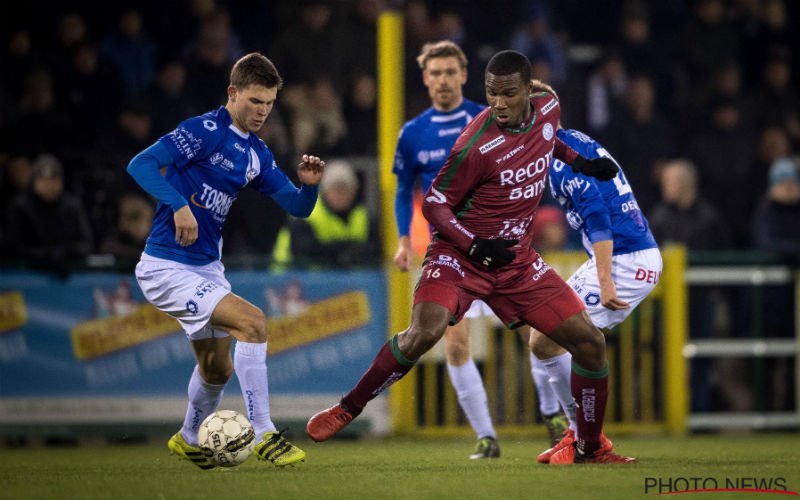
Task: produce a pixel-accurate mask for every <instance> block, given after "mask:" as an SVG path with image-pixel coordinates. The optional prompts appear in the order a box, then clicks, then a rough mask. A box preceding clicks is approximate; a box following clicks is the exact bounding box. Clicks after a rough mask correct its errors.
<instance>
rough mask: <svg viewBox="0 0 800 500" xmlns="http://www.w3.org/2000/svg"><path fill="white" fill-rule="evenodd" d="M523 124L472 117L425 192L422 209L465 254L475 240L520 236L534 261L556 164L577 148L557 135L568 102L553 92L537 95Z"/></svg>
mask: <svg viewBox="0 0 800 500" xmlns="http://www.w3.org/2000/svg"><path fill="white" fill-rule="evenodd" d="M530 104H531V116H530V118H529V119H528V120H527V121H526V123H525V124H523V125H522V126H521V127H520V128H505V129H502V128H500V127H498V125H497V123H496V122H495V120H494V117H493V116H492V110H491V109H486V110H484V111H483V112H481V113H480V114H479V115H478V116H476V117H475V119H474V120H472V121H471V122H470V123H469V125H467V127H466V128H465V129H464V131H463V132H462V133H461V135H460V136H459V138H458V140H457V141H456V143H455V145H454V146H453V149H452V151H451V152H450V156H449V157H448V159H447V162H446V163H445V164H444V166H443V167H442V169H441V170H440V171H439V174H438V175H437V176H436V178H435V179H434V180H433V183H432V184H431V187H430V189H429V190H428V192H427V193H426V194H425V200H424V203H423V213H424V215H425V217H426V218H427V219H428V222H430V223H431V224H432V225H433V227H434V229H435V231H434V241H435V240H436V239H443V240H446V241H447V242H449V243H451V244H453V245H455V246H456V247H457V248H459V249H460V250H462V251H464V252H466V251H467V250H468V249H469V246H470V244H471V243H472V238H473V237H475V236H479V237H481V238H499V239H505V240H510V239H517V240H519V244H518V245H516V246H515V247H513V248H512V250H513V251H515V252H516V253H517V259H515V261H516V262H528V260H529V259H530V258H531V257H532V256H533V255H535V252H533V251H532V249H531V242H532V239H533V234H532V229H533V219H534V216H535V212H536V208H537V207H538V206H539V202H540V201H541V199H542V195H543V194H544V192H545V189H547V186H548V184H547V176H548V172H549V170H550V162H551V161H552V159H553V156H554V155H555V157H556V158H558V159H560V160H563V161H565V162H566V163H570V164H571V163H572V161H573V160H574V159H575V157H576V156H577V153H575V151H573V150H572V149H571V148H569V147H568V146H566V145H565V144H564V143H563V142H561V141H560V140H559V139H558V138H557V137H556V130H557V129H558V123H559V118H560V117H561V107H560V105H559V103H558V100H557V99H556V98H555V97H553V96H552V95H551V94H549V93H545V92H541V93H536V94H533V95H532V96H531V98H530Z"/></svg>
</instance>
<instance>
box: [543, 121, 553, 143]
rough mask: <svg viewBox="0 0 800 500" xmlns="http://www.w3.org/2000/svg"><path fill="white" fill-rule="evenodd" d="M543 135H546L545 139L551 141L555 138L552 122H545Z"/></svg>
mask: <svg viewBox="0 0 800 500" xmlns="http://www.w3.org/2000/svg"><path fill="white" fill-rule="evenodd" d="M542 137H544V140H545V141H549V140H550V139H552V138H553V126H552V125H551V124H549V123H545V124H544V127H542Z"/></svg>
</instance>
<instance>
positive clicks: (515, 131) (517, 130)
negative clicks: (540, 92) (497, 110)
mask: <svg viewBox="0 0 800 500" xmlns="http://www.w3.org/2000/svg"><path fill="white" fill-rule="evenodd" d="M531 108H532V109H533V116H532V117H531V122H530V123H529V124H527V125H524V126H522V127H517V128H507V129H503V128H500V130H502V131H504V132H508V133H509V134H521V133H523V132H527V131H529V130H530V129H532V128H533V124H534V123H536V107H534V106H531ZM492 120H494V113H492ZM495 123H497V120H495ZM499 127H500V126H499V125H498V128H499Z"/></svg>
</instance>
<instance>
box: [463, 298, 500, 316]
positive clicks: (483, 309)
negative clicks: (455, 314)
mask: <svg viewBox="0 0 800 500" xmlns="http://www.w3.org/2000/svg"><path fill="white" fill-rule="evenodd" d="M485 316H494V312H493V311H492V308H491V307H489V305H488V304H487V303H486V302H484V301H482V300H473V301H472V305H470V306H469V309H467V312H466V313H465V314H464V317H465V318H467V319H475V318H483V317H485Z"/></svg>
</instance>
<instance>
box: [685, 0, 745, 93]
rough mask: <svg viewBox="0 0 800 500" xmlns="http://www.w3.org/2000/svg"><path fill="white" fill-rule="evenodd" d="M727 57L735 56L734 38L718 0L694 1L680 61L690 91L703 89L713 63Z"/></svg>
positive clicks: (708, 79)
mask: <svg viewBox="0 0 800 500" xmlns="http://www.w3.org/2000/svg"><path fill="white" fill-rule="evenodd" d="M731 57H733V58H736V59H738V57H739V44H738V37H737V36H736V33H734V31H733V28H732V26H731V24H730V23H729V22H728V21H727V19H726V17H725V7H724V5H723V3H722V0H697V1H696V2H695V6H694V17H693V18H692V19H691V20H690V21H689V23H688V25H687V26H686V31H685V34H684V40H683V54H682V62H683V66H684V69H685V71H686V73H687V76H688V77H689V78H690V79H691V81H692V84H691V86H690V92H691V91H698V90H700V89H702V88H703V87H705V86H707V85H708V83H709V82H710V81H711V76H712V71H713V68H714V67H716V64H717V63H718V62H719V61H723V60H725V59H728V58H731Z"/></svg>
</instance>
